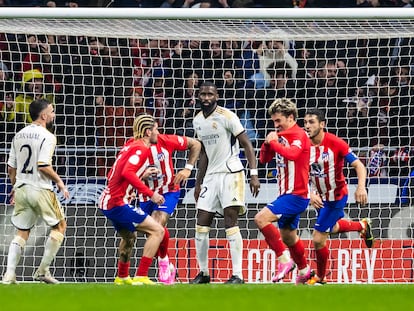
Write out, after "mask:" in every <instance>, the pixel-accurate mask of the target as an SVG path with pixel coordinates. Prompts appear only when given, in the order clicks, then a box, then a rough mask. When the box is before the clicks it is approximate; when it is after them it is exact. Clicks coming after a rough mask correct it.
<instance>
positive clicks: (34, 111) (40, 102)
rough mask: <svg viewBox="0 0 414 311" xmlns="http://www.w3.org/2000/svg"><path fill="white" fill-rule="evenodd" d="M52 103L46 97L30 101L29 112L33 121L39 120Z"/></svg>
mask: <svg viewBox="0 0 414 311" xmlns="http://www.w3.org/2000/svg"><path fill="white" fill-rule="evenodd" d="M50 104H51V102H50V101H48V100H47V99H44V98H40V99H36V100H34V101H32V102H31V103H30V106H29V113H30V117H31V118H32V120H33V121H35V120H37V119H38V118H39V116H40V114H41V113H42V111H43V110H44V109H46V108H47V106H49V105H50Z"/></svg>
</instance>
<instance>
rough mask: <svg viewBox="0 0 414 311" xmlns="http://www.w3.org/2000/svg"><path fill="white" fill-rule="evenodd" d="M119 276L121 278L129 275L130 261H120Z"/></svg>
mask: <svg viewBox="0 0 414 311" xmlns="http://www.w3.org/2000/svg"><path fill="white" fill-rule="evenodd" d="M118 276H119V277H120V278H126V277H128V276H129V261H128V262H122V261H120V260H119V261H118Z"/></svg>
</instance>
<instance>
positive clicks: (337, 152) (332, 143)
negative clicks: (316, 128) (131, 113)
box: [310, 133, 352, 201]
mask: <svg viewBox="0 0 414 311" xmlns="http://www.w3.org/2000/svg"><path fill="white" fill-rule="evenodd" d="M349 153H352V150H351V149H350V147H349V145H348V144H347V143H346V142H345V141H344V140H343V139H341V138H339V137H337V136H336V135H334V134H331V133H325V135H324V138H323V140H322V141H321V143H320V144H319V146H313V145H311V149H310V179H311V182H312V185H313V186H314V187H315V188H316V190H317V191H318V193H319V194H320V195H322V198H323V199H324V200H327V201H338V200H340V199H342V198H343V197H344V195H346V194H348V187H347V185H346V181H345V176H344V173H343V167H344V159H345V157H346V156H347V155H348V154H349Z"/></svg>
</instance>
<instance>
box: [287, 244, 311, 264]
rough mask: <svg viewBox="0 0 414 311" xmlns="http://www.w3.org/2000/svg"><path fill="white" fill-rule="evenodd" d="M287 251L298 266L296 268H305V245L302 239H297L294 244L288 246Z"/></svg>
mask: <svg viewBox="0 0 414 311" xmlns="http://www.w3.org/2000/svg"><path fill="white" fill-rule="evenodd" d="M289 251H290V256H292V259H293V261H294V262H295V263H296V265H297V266H298V270H302V269H305V268H306V266H307V264H308V263H307V261H306V257H305V246H304V245H303V242H302V240H298V241H297V242H296V244H295V245H293V246H290V247H289Z"/></svg>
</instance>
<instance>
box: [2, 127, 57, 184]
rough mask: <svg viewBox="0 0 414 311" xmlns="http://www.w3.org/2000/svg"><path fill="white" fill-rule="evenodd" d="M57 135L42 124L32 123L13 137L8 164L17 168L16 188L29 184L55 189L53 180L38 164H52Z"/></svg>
mask: <svg viewBox="0 0 414 311" xmlns="http://www.w3.org/2000/svg"><path fill="white" fill-rule="evenodd" d="M55 147H56V137H55V135H53V134H52V133H50V132H49V131H48V130H47V129H45V128H44V127H42V126H39V125H35V124H30V125H28V126H26V127H25V128H23V129H22V130H20V131H19V132H18V133H17V134H16V136H14V138H13V142H12V145H11V150H10V155H9V160H8V162H7V164H8V165H9V166H11V167H13V168H15V169H16V183H15V185H14V187H15V188H17V187H19V186H21V185H23V184H28V185H31V186H34V187H37V188H41V189H50V190H53V186H52V181H51V180H50V179H49V178H48V177H46V176H45V175H43V174H41V173H40V172H39V170H38V166H42V165H43V166H46V165H52V156H53V153H54V152H55Z"/></svg>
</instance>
